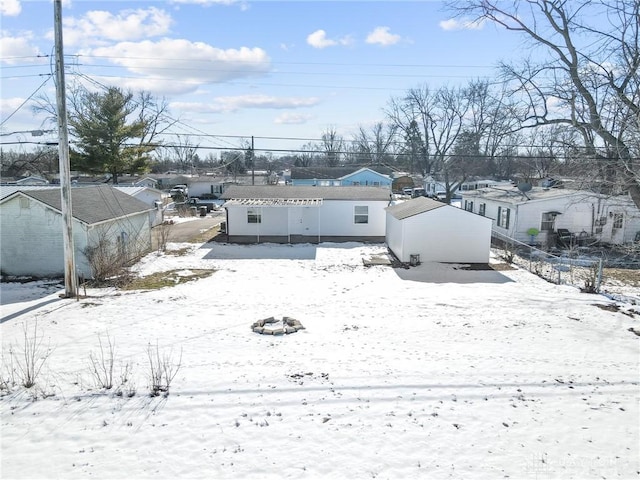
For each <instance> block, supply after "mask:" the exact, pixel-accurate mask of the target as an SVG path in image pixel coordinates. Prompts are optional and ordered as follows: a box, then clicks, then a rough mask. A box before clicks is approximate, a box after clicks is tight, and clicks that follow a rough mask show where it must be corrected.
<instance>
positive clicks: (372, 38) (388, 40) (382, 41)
mask: <svg viewBox="0 0 640 480" xmlns="http://www.w3.org/2000/svg"><path fill="white" fill-rule="evenodd" d="M400 39H401V37H400V35H396V34H393V33H390V32H389V27H376V28H375V29H374V30H373V31H372V32H371V33H369V35H367V40H366V42H367V43H371V44H377V45H383V46H387V45H395V44H396V43H398V42H399V41H400Z"/></svg>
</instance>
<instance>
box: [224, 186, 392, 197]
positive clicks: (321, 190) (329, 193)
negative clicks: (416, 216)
mask: <svg viewBox="0 0 640 480" xmlns="http://www.w3.org/2000/svg"><path fill="white" fill-rule="evenodd" d="M390 197H391V191H390V190H389V188H386V187H362V186H349V187H311V186H291V185H232V186H230V187H228V188H227V189H226V190H225V192H224V194H222V195H221V196H220V198H221V199H222V200H231V199H234V200H239V199H254V200H255V199H261V200H266V199H298V200H309V199H322V200H325V201H326V200H353V201H358V200H360V201H367V200H370V201H389V199H390Z"/></svg>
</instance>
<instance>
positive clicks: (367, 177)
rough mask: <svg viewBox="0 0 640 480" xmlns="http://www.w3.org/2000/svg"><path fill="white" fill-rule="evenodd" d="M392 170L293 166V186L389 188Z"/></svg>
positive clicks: (384, 168) (386, 168)
mask: <svg viewBox="0 0 640 480" xmlns="http://www.w3.org/2000/svg"><path fill="white" fill-rule="evenodd" d="M391 173H392V170H391V169H390V168H388V167H376V168H375V169H374V168H367V167H364V168H356V167H293V168H291V184H292V185H294V186H317V187H345V186H371V187H387V188H391V182H392V178H391Z"/></svg>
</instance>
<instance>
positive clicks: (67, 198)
mask: <svg viewBox="0 0 640 480" xmlns="http://www.w3.org/2000/svg"><path fill="white" fill-rule="evenodd" d="M53 23H54V36H55V49H56V55H55V57H56V104H57V114H58V155H59V158H60V195H61V210H62V221H63V238H64V293H65V297H68V298H70V297H75V296H76V295H77V293H78V286H77V284H78V277H77V275H76V262H75V256H74V247H73V213H72V206H71V166H70V163H69V130H68V126H67V95H66V93H67V92H66V87H65V83H64V53H63V49H62V4H61V0H53Z"/></svg>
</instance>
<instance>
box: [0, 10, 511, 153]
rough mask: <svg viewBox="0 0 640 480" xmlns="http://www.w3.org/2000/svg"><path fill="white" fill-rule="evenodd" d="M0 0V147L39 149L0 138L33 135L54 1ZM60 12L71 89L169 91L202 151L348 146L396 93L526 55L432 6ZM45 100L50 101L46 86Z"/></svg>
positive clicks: (175, 111)
mask: <svg viewBox="0 0 640 480" xmlns="http://www.w3.org/2000/svg"><path fill="white" fill-rule="evenodd" d="M1 1H2V3H1V4H0V5H1V7H0V9H1V12H2V24H1V27H0V28H1V38H0V42H1V43H0V46H1V54H0V62H1V63H0V66H1V67H2V74H1V75H2V83H1V94H2V97H1V99H0V102H1V103H0V105H1V111H2V122H3V124H2V128H1V133H2V137H1V139H2V141H3V142H7V141H12V140H15V139H16V138H17V139H21V140H24V139H27V140H36V141H43V140H46V138H44V139H43V137H37V138H33V137H31V135H29V134H20V135H18V136H16V135H7V134H8V133H10V132H15V131H22V130H27V131H30V130H35V129H39V128H41V127H42V125H41V122H42V118H38V117H34V116H33V113H32V111H31V109H30V108H29V101H28V100H27V99H28V98H29V97H30V96H31V95H32V94H33V93H34V91H36V89H38V86H39V85H40V84H41V83H42V82H44V81H45V80H46V78H47V74H49V73H50V72H51V66H50V62H52V59H51V57H50V55H51V54H52V53H53V4H52V3H51V2H49V1H24V0H23V1H20V0H1ZM62 16H63V24H64V31H63V32H64V33H63V36H64V51H65V55H66V57H65V62H66V64H67V76H66V81H67V84H70V83H71V82H73V81H74V80H75V79H78V78H81V77H82V78H85V79H86V78H87V77H88V78H90V79H92V80H93V81H95V82H98V83H101V84H105V85H108V84H113V85H118V86H120V87H123V88H130V89H132V90H139V89H145V90H147V91H150V92H151V93H153V94H154V95H156V96H159V97H165V98H166V99H167V101H168V102H169V104H170V110H171V114H172V116H173V117H174V118H176V119H179V120H180V123H179V124H176V125H175V126H174V127H173V128H172V130H171V131H172V132H173V133H175V134H180V135H183V136H185V135H189V138H190V140H191V141H192V142H194V143H197V144H199V145H201V146H207V145H209V146H215V147H224V146H238V144H239V141H240V140H237V139H234V138H226V139H222V138H216V137H200V136H199V134H200V133H207V134H209V135H230V136H234V135H237V136H243V137H245V138H248V137H251V136H252V135H253V136H255V137H256V147H257V148H298V147H300V146H301V145H302V144H303V143H306V141H302V140H292V141H284V140H277V141H273V140H267V139H264V138H263V137H287V138H290V137H294V138H301V139H318V138H320V136H321V135H322V133H323V132H324V131H326V130H327V129H330V128H331V129H335V130H337V132H338V133H339V134H341V135H343V136H344V137H345V138H351V137H352V135H353V133H354V132H356V131H357V129H358V128H359V127H360V126H362V127H364V128H368V127H370V126H371V125H372V124H373V123H375V122H378V121H382V120H384V113H383V109H384V107H385V106H386V105H387V103H388V101H389V99H390V98H391V97H392V96H400V95H402V94H403V93H404V92H406V91H407V90H408V89H410V88H413V87H417V86H420V85H422V84H425V83H427V84H429V85H431V86H433V87H437V86H439V85H442V84H460V83H466V82H467V81H469V80H470V79H474V78H484V77H493V76H494V75H495V73H496V70H495V66H496V65H497V63H498V62H499V61H500V60H508V59H510V58H514V57H518V56H519V55H521V53H522V51H521V50H522V48H521V45H519V44H518V42H519V39H518V38H517V37H516V36H514V35H513V34H509V33H508V32H505V31H502V30H499V29H496V28H495V27H493V26H492V25H465V24H464V23H463V22H461V21H460V20H457V21H454V20H452V19H451V18H450V15H449V14H448V13H447V12H445V11H444V10H443V4H442V2H438V1H420V2H411V1H390V2H383V1H319V2H313V1H280V2H270V1H257V2H234V1H232V0H227V1H218V2H216V1H210V0H181V1H178V0H176V1H162V2H160V1H136V2H127V1H102V2H94V1H79V0H74V1H64V2H63V9H62ZM37 55H45V56H47V55H48V56H49V57H45V58H37ZM41 92H46V93H47V94H48V95H49V96H50V97H52V98H53V97H54V96H55V87H54V82H53V79H51V80H49V81H48V82H46V83H45V85H44V86H43V87H42V88H41V89H40V90H39V91H38V93H41ZM25 101H26V103H24V102H25ZM23 103H24V106H22V107H21V108H18V107H19V106H20V105H22V104H23ZM9 117H10V118H9ZM53 136H54V135H52V137H53Z"/></svg>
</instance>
